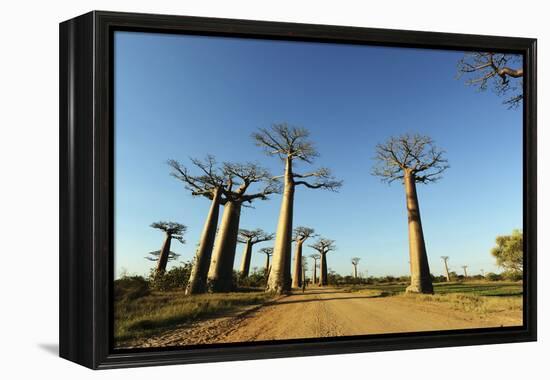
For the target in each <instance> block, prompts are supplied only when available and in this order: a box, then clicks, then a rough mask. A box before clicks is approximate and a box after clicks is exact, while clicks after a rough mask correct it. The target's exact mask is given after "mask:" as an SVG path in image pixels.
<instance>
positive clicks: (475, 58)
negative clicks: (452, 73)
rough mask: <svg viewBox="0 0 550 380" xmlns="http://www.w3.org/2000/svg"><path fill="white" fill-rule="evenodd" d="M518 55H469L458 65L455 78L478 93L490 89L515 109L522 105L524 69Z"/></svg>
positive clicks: (473, 53) (488, 53) (491, 53)
mask: <svg viewBox="0 0 550 380" xmlns="http://www.w3.org/2000/svg"><path fill="white" fill-rule="evenodd" d="M522 63H523V62H522V57H521V55H519V54H508V53H494V52H469V53H466V54H465V55H464V57H463V58H462V59H461V60H460V61H459V62H458V77H459V78H460V77H463V76H465V77H466V84H467V85H470V86H475V87H477V88H478V89H479V90H481V91H485V90H487V88H489V87H492V88H493V91H495V93H496V94H497V95H499V96H507V98H506V99H505V100H504V104H506V105H508V107H509V108H516V107H518V106H519V105H520V104H521V103H522V101H523V67H522Z"/></svg>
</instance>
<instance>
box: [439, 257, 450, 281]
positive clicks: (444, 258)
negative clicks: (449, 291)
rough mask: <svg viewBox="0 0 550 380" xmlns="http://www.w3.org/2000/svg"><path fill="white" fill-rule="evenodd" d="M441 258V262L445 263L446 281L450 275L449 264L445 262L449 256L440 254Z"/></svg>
mask: <svg viewBox="0 0 550 380" xmlns="http://www.w3.org/2000/svg"><path fill="white" fill-rule="evenodd" d="M441 258H442V259H443V263H444V264H445V277H446V278H447V282H450V281H451V276H450V275H449V265H448V264H447V262H448V261H449V256H441Z"/></svg>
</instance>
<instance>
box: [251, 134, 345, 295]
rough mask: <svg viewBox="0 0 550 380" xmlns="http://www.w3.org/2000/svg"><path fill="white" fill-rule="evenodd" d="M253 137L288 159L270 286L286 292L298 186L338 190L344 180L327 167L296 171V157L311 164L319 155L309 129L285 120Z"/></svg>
mask: <svg viewBox="0 0 550 380" xmlns="http://www.w3.org/2000/svg"><path fill="white" fill-rule="evenodd" d="M252 137H253V139H254V140H255V141H256V145H258V146H261V147H263V148H264V149H265V152H266V153H267V154H268V155H271V156H277V157H279V158H280V159H281V160H282V161H283V162H284V163H285V172H284V174H283V175H282V176H281V177H283V178H284V190H283V199H282V203H281V209H280V212H279V221H278V225H277V232H276V237H275V246H274V251H273V264H272V270H271V272H270V274H269V280H268V288H267V290H268V291H272V292H276V293H286V292H288V291H289V290H290V288H291V282H290V259H291V245H292V217H293V209H294V192H295V188H296V186H300V185H302V186H305V187H308V188H310V189H327V190H332V191H336V190H337V189H338V188H339V187H340V186H341V185H342V182H341V181H337V180H335V179H334V178H333V177H332V176H331V174H330V171H329V170H328V169H327V168H320V169H318V170H314V171H312V172H309V173H304V174H299V173H295V172H294V167H293V165H294V163H295V161H303V162H306V163H308V164H311V163H312V161H313V159H314V158H315V157H317V156H318V155H319V154H318V152H317V151H316V149H315V147H314V146H313V144H312V143H311V142H310V141H309V139H308V138H309V131H308V130H307V129H304V128H299V127H293V126H289V125H288V124H286V123H283V124H274V125H273V126H272V127H271V128H270V129H263V128H262V129H260V130H259V132H257V133H254V134H253V135H252ZM308 179H309V180H308Z"/></svg>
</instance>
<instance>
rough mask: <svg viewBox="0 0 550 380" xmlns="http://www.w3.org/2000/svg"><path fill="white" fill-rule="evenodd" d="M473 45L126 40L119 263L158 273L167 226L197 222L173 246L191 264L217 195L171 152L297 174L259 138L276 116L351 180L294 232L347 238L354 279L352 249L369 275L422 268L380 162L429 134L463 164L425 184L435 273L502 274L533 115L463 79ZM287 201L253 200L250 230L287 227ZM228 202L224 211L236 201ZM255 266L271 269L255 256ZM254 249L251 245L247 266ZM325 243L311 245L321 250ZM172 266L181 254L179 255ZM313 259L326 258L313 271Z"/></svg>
mask: <svg viewBox="0 0 550 380" xmlns="http://www.w3.org/2000/svg"><path fill="white" fill-rule="evenodd" d="M460 57H462V53H461V52H452V51H438V50H426V49H406V48H387V47H370V46H350V45H338V44H324V43H304V42H288V41H262V40H249V39H238V38H213V37H199V36H182V35H166V34H145V33H136V32H117V33H116V34H115V183H116V185H115V268H116V270H117V273H120V271H121V270H122V269H125V270H126V271H127V272H129V273H136V274H145V273H148V271H149V268H152V267H153V266H154V263H152V262H149V261H147V260H145V259H144V256H146V254H147V252H149V251H153V250H157V249H159V248H160V245H161V244H162V239H163V236H162V233H161V232H160V231H158V230H154V229H152V228H150V227H149V225H150V224H151V223H152V222H155V221H158V220H170V221H177V222H180V223H183V224H185V225H187V226H188V228H189V230H188V233H187V234H186V240H187V244H185V245H181V244H180V243H179V242H176V241H174V242H173V244H172V250H173V251H175V252H177V253H180V254H181V255H182V256H181V260H185V261H187V260H191V258H192V256H193V253H194V251H195V245H196V243H197V242H198V239H199V236H200V232H201V230H202V226H203V222H204V218H205V216H206V213H207V211H208V207H209V201H208V200H207V199H206V198H193V197H192V196H191V195H190V194H189V192H188V191H186V190H185V189H184V187H183V185H182V183H181V182H178V181H177V180H176V179H174V178H172V177H170V176H169V168H168V166H167V165H166V160H167V159H172V158H173V159H177V160H180V161H182V162H183V163H189V157H197V158H202V157H204V156H205V155H206V154H214V155H215V156H216V158H217V159H218V160H219V161H232V162H247V161H251V162H258V163H260V164H261V165H263V166H265V167H266V168H268V169H270V170H271V171H272V173H273V174H274V175H279V174H281V173H282V171H283V167H282V164H281V162H280V161H279V160H278V159H277V158H273V157H267V156H265V155H264V154H263V152H262V150H261V149H260V148H258V147H256V146H255V145H254V143H253V141H252V139H251V138H250V134H251V133H252V132H254V131H255V130H257V129H258V128H260V127H269V126H270V125H271V124H272V123H279V122H288V123H289V124H293V125H298V126H302V127H305V128H307V129H309V130H310V132H311V138H312V140H313V141H314V142H315V145H316V147H317V148H318V150H319V152H320V154H321V156H320V157H319V158H318V159H317V160H316V161H315V162H314V164H313V165H308V164H299V165H298V166H297V168H296V171H300V170H302V171H308V170H311V169H312V168H315V167H320V166H326V167H329V168H331V169H332V171H333V174H334V175H335V176H336V177H337V178H339V179H342V180H343V181H344V186H343V187H342V189H341V190H340V191H339V192H338V193H333V192H330V191H323V190H310V189H307V188H304V187H300V188H298V190H297V193H296V199H295V210H294V212H295V213H294V226H298V225H304V226H309V227H313V228H315V229H316V231H317V232H318V233H319V234H321V235H323V236H324V237H327V238H330V239H333V240H335V241H336V246H337V247H338V249H337V250H336V251H335V252H332V253H330V254H329V257H328V265H329V267H330V268H332V269H334V270H336V271H337V272H339V273H341V274H350V273H351V271H352V266H351V264H350V259H351V258H352V257H355V256H357V257H361V258H362V260H361V262H360V264H359V271H360V272H362V273H363V272H364V271H365V270H368V274H369V275H374V276H379V275H387V274H391V275H403V274H408V240H407V216H406V209H405V194H404V189H403V186H402V185H401V184H400V183H398V182H394V183H393V184H392V185H387V184H385V183H382V182H381V181H380V179H379V178H377V177H373V176H372V175H371V174H370V173H371V168H372V165H373V163H374V161H373V156H374V151H375V146H376V144H377V143H380V142H384V141H385V140H386V139H387V138H388V137H390V136H392V135H399V134H402V133H420V134H426V135H429V136H431V137H432V138H433V139H434V140H435V142H436V144H437V145H438V146H439V147H441V148H443V149H444V150H445V151H446V152H447V154H446V156H447V158H448V160H449V164H450V166H451V167H450V169H448V170H447V171H446V173H445V175H444V178H443V179H442V180H441V181H440V182H438V183H435V184H430V185H421V184H419V185H418V195H419V200H420V208H421V215H422V221H423V227H424V235H425V239H426V245H427V251H428V257H429V261H430V269H431V271H432V273H434V274H441V273H442V271H443V264H442V260H441V259H440V256H450V266H451V270H456V271H457V272H459V273H461V269H460V266H462V265H468V266H469V273H472V274H475V273H478V272H479V270H480V269H481V268H483V269H484V270H485V271H486V272H489V271H498V268H497V267H496V266H495V262H494V260H493V258H492V257H491V255H490V252H489V251H490V249H491V247H492V246H493V245H494V239H495V237H496V235H499V234H506V233H509V232H511V230H512V229H514V228H521V227H522V167H521V165H522V120H521V111H520V110H519V109H518V110H508V109H507V108H506V106H505V105H503V104H502V98H499V97H498V96H497V95H495V94H494V93H492V92H490V91H487V92H482V93H480V92H478V91H476V90H475V89H474V88H471V87H467V86H466V85H465V84H464V82H463V81H461V80H457V79H456V65H457V61H458V59H459V58H460ZM280 200H281V199H280V196H279V195H274V196H272V197H271V199H270V200H268V201H258V202H256V203H255V208H254V209H243V213H242V217H241V228H246V229H254V228H262V229H264V230H266V231H269V232H274V231H275V229H276V224H277V217H278V212H279V206H280ZM222 211H223V210H222ZM269 244H270V243H269V242H268V243H264V244H258V245H256V246H255V253H254V255H253V258H252V264H251V267H254V266H257V267H261V266H262V265H263V263H264V256H263V255H261V254H259V253H256V251H257V250H258V249H260V248H261V247H263V246H268V245H269ZM242 249H243V247H242V245H239V246H237V255H236V260H235V267H236V268H238V266H239V265H240V259H241V253H242ZM310 250H311V249H310V248H307V249H306V250H305V252H304V254H305V255H309V254H310V253H313V252H310ZM169 265H171V264H169ZM310 267H311V265H310Z"/></svg>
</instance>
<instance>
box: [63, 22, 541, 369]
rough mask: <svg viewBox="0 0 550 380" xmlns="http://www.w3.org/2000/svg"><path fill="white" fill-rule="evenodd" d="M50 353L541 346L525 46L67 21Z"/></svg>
mask: <svg viewBox="0 0 550 380" xmlns="http://www.w3.org/2000/svg"><path fill="white" fill-rule="evenodd" d="M60 173H61V175H60V205H61V206H60V246H61V249H60V284H61V286H60V355H61V356H62V357H64V358H67V359H69V360H72V361H75V362H77V363H80V364H82V365H85V366H87V367H90V368H115V367H127V366H145V365H159V364H173V363H196V362H208V361H223V360H238V359H257V358H274V357H285V356H303V355H321V354H334V353H349V352H365V351H380V350H397V349H413V348H427V347H443V346H455V345H473V344H488V343H504V342H525V341H532V340H535V339H536V40H534V39H526V38H513V37H496V36H478V35H459V34H443V33H431V32H430V33H427V32H412V31H397V30H381V29H368V28H355V27H340V26H326V25H305V24H289V23H277V22H259V21H244V20H226V19H211V18H197V17H183V16H164V15H147V14H130V13H113V12H98V11H96V12H91V13H88V14H85V15H82V16H80V17H77V18H74V19H72V20H69V21H66V22H63V23H62V24H61V25H60Z"/></svg>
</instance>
